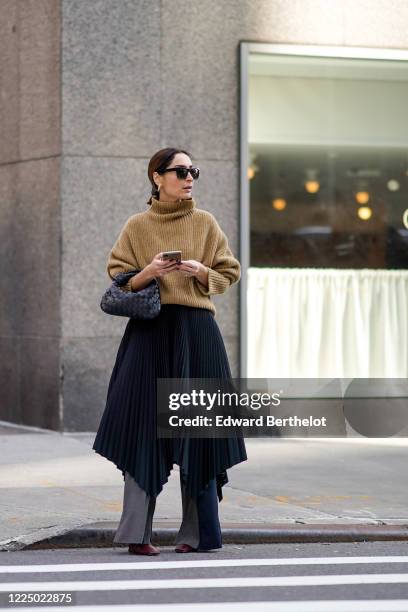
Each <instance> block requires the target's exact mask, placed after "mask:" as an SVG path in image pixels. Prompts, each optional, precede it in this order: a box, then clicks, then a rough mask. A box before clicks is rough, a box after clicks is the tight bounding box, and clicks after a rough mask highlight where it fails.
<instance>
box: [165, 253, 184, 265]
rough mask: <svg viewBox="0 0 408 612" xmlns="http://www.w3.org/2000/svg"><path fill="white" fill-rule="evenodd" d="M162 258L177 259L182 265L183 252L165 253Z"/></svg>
mask: <svg viewBox="0 0 408 612" xmlns="http://www.w3.org/2000/svg"><path fill="white" fill-rule="evenodd" d="M161 258H162V260H165V259H167V260H168V259H175V260H176V261H178V262H179V263H180V262H181V251H165V252H164V253H163V254H162V257H161Z"/></svg>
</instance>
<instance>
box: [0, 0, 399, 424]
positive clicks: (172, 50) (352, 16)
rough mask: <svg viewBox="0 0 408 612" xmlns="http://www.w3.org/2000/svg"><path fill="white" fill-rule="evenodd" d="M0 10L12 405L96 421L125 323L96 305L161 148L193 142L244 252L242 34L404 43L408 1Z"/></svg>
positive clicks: (102, 3) (6, 4) (9, 414)
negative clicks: (108, 264)
mask: <svg viewBox="0 0 408 612" xmlns="http://www.w3.org/2000/svg"><path fill="white" fill-rule="evenodd" d="M60 11H61V14H60ZM0 12H1V18H0V23H1V24H2V25H1V26H0V27H1V28H2V31H1V32H0V52H1V53H0V55H1V57H2V60H1V62H2V64H3V77H2V82H1V89H2V92H4V91H6V92H7V94H6V97H5V99H4V94H3V99H2V100H3V103H2V110H1V112H2V114H1V117H0V130H1V140H2V146H1V160H0V164H1V165H0V176H1V178H0V184H1V190H2V197H1V221H0V231H1V237H2V238H3V241H2V244H6V245H7V253H8V256H7V257H6V258H2V262H1V265H2V266H3V270H2V272H3V274H2V275H1V278H2V282H3V283H4V295H5V294H6V293H5V292H6V290H7V293H8V296H7V301H6V309H5V310H6V312H5V314H4V316H3V317H2V320H1V338H0V340H1V359H2V363H3V374H2V381H1V382H2V387H3V385H4V384H5V383H7V384H6V393H5V398H6V399H3V400H2V401H3V404H2V406H1V413H0V418H5V419H10V420H13V421H17V422H29V423H35V424H36V425H42V426H48V427H53V428H54V427H55V428H58V427H61V428H62V429H64V430H71V431H72V430H93V429H95V428H96V426H97V424H98V422H99V419H100V416H101V413H102V410H103V407H104V402H105V396H106V390H107V384H108V380H109V375H110V372H111V369H112V367H113V362H114V359H115V356H116V351H117V348H118V345H119V342H120V338H121V335H122V333H123V330H124V327H125V324H126V320H123V321H122V320H121V319H120V318H115V317H109V316H107V315H105V314H104V313H102V311H101V310H100V309H99V301H100V296H101V293H102V292H103V290H104V289H105V288H106V286H107V284H108V278H107V276H106V274H105V263H106V257H107V254H108V252H109V249H110V248H111V246H112V244H113V242H114V241H115V239H116V237H117V235H118V233H119V231H120V228H121V227H122V225H123V224H124V222H125V221H126V219H127V218H128V217H129V216H130V215H131V214H133V213H134V212H137V211H139V210H144V208H145V201H146V200H147V198H148V196H149V194H150V188H149V183H148V179H147V163H148V160H149V158H150V157H151V155H152V154H153V153H154V152H155V151H156V150H157V149H159V148H161V147H164V146H173V145H176V146H180V147H183V148H186V149H187V150H189V151H190V152H191V154H192V157H193V160H194V161H195V162H196V163H197V164H199V165H200V168H201V169H202V178H200V181H199V185H197V188H196V191H195V198H196V200H197V203H198V205H199V206H200V207H201V208H206V209H208V210H210V211H212V212H213V213H214V214H215V215H216V217H217V218H218V220H219V222H220V224H221V226H222V227H223V228H224V230H225V231H226V233H227V235H228V236H229V239H230V243H231V246H232V248H233V250H234V252H235V253H236V254H237V255H238V256H239V243H238V236H239V231H238V225H239V127H238V126H239V95H238V92H239V55H238V45H239V42H240V41H254V42H255V41H260V42H282V43H293V44H298V43H303V44H327V45H353V46H354V45H355V46H378V47H401V48H405V47H406V46H407V43H408V38H407V34H406V28H405V24H406V23H407V18H408V5H407V3H406V2H404V0H398V1H395V2H389V1H388V2H385V0H371V1H370V2H368V0H354V1H353V2H352V1H351V0H338V1H336V0H333V1H330V2H329V1H327V0H321V1H319V0H292V1H291V2H284V1H283V0H224V1H223V2H220V1H219V0H193V1H192V2H190V3H188V4H186V2H184V0H61V6H60V2H59V1H57V0H21V1H20V2H19V1H18V0H14V1H11V0H3V2H2V4H1V6H0ZM60 18H61V25H62V40H61V58H59V55H58V53H59V32H60ZM13 26H15V27H16V31H15V32H14V31H13ZM4 54H5V55H4ZM59 60H61V70H60V65H59ZM60 86H61V92H62V109H63V112H62V117H61V119H60V118H59V88H60ZM60 136H61V137H62V150H60ZM3 142H4V143H5V145H3ZM60 153H61V156H60ZM15 272H17V277H18V284H17V286H16V288H15V290H10V283H11V280H12V278H14V273H15ZM38 286H40V287H41V289H40V290H38ZM238 296H239V288H238V286H237V285H236V286H234V287H233V288H232V289H231V290H230V291H229V292H228V293H227V294H226V295H225V296H217V297H215V298H214V302H215V304H216V306H217V310H218V312H217V321H218V323H219V325H220V328H221V331H222V333H223V336H224V339H225V343H226V346H227V350H228V353H229V356H230V360H231V366H232V370H233V374H234V375H238V374H239V372H238V362H239V360H238V347H239V339H238V316H239V312H238V309H239V303H238ZM23 298H24V301H23ZM23 304H25V306H24V305H23ZM60 364H61V365H60ZM60 413H61V417H62V418H61V421H60V420H59V414H60Z"/></svg>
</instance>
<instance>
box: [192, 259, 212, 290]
mask: <svg viewBox="0 0 408 612" xmlns="http://www.w3.org/2000/svg"><path fill="white" fill-rule="evenodd" d="M208 272H209V270H208V268H207V266H205V265H204V264H201V266H200V268H199V270H198V272H197V274H196V275H195V276H196V279H197V280H198V281H200V283H201V284H202V285H204V287H205V288H206V289H207V288H208Z"/></svg>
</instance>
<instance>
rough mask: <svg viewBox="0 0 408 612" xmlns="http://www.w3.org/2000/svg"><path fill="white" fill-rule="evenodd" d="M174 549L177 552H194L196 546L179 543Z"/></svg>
mask: <svg viewBox="0 0 408 612" xmlns="http://www.w3.org/2000/svg"><path fill="white" fill-rule="evenodd" d="M174 550H175V551H176V552H178V553H189V552H196V551H197V548H193V547H192V546H190V544H179V545H178V546H176V548H175V549H174Z"/></svg>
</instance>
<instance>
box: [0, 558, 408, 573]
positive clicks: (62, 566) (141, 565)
mask: <svg viewBox="0 0 408 612" xmlns="http://www.w3.org/2000/svg"><path fill="white" fill-rule="evenodd" d="M356 563H358V564H375V563H408V556H401V555H390V556H379V557H368V556H365V557H291V558H284V559H203V560H196V561H193V560H191V561H140V562H137V561H128V562H121V563H56V564H53V565H30V566H27V565H1V566H0V574H20V573H23V574H31V573H56V572H91V571H92V572H94V571H96V570H97V571H113V570H131V571H134V570H135V569H137V570H154V569H170V568H171V569H184V568H196V567H208V568H211V567H249V566H278V567H280V566H285V565H294V566H296V565H349V564H356Z"/></svg>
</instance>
